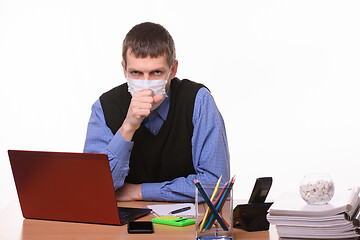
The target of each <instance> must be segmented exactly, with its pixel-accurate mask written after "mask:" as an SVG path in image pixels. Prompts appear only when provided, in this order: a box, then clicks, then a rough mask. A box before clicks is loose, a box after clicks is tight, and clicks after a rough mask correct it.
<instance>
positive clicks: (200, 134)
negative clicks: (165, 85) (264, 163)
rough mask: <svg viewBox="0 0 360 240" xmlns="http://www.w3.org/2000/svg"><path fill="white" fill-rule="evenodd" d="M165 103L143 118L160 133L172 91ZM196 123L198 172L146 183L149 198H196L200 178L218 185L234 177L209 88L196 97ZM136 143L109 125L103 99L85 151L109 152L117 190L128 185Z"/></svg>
mask: <svg viewBox="0 0 360 240" xmlns="http://www.w3.org/2000/svg"><path fill="white" fill-rule="evenodd" d="M167 94H168V96H169V97H166V98H165V100H164V101H163V103H162V104H161V105H160V106H159V107H158V108H157V109H155V110H153V111H151V113H150V115H149V116H148V117H147V118H145V119H143V122H142V123H143V124H144V125H145V126H146V127H147V128H148V129H149V130H150V131H151V132H152V133H153V134H157V133H158V132H159V130H160V128H161V127H162V125H163V123H164V121H165V120H166V117H167V114H168V111H169V107H170V96H171V91H170V90H169V91H168V93H167ZM192 122H193V125H194V130H193V136H192V139H191V142H192V158H193V163H194V169H195V171H196V174H191V175H189V176H187V177H179V178H176V179H174V180H172V181H165V182H160V183H143V184H142V186H141V194H142V197H143V199H144V200H145V201H194V199H195V185H194V182H193V179H195V178H197V179H198V180H199V181H200V182H201V183H202V184H214V183H216V182H217V180H218V178H219V177H220V175H222V176H223V177H222V179H223V182H225V181H226V180H228V179H229V178H230V160H229V150H228V143H227V137H226V132H225V125H224V121H223V118H222V116H221V114H220V112H219V110H218V109H217V107H216V104H215V101H214V99H213V97H212V96H211V94H210V92H209V91H208V90H207V89H206V88H204V87H203V88H201V89H200V90H199V91H198V93H197V95H196V98H195V104H194V112H193V118H192ZM133 146H134V143H133V142H127V141H125V140H124V139H123V138H122V136H121V134H120V132H119V131H117V132H116V134H115V135H114V134H113V133H112V132H111V130H110V128H108V126H107V125H106V122H105V117H104V113H103V110H102V108H101V103H100V100H99V99H98V100H97V101H96V102H95V103H94V104H93V106H92V113H91V116H90V120H89V124H88V129H87V135H86V140H85V146H84V152H87V153H105V154H107V155H108V158H109V163H110V169H111V173H112V178H113V183H114V188H115V190H116V189H118V188H120V187H121V186H122V185H123V184H124V180H125V177H126V176H127V174H128V172H129V161H130V155H131V150H132V148H133Z"/></svg>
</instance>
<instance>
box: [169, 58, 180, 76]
mask: <svg viewBox="0 0 360 240" xmlns="http://www.w3.org/2000/svg"><path fill="white" fill-rule="evenodd" d="M178 64H179V61H178V60H175V61H174V64H173V66H172V68H171V74H170V79H173V78H174V77H175V76H176V73H177V68H178Z"/></svg>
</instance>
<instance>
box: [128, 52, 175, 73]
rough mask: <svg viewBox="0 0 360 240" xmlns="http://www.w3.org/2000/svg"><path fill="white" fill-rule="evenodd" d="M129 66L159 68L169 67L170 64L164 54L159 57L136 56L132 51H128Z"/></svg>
mask: <svg viewBox="0 0 360 240" xmlns="http://www.w3.org/2000/svg"><path fill="white" fill-rule="evenodd" d="M126 63H127V68H134V69H137V68H147V69H152V68H153V69H157V68H165V69H166V68H169V67H170V66H168V65H169V64H168V63H167V61H166V57H165V56H164V55H161V56H158V57H150V55H149V56H146V57H136V56H135V54H133V53H132V52H129V51H128V53H127V58H126Z"/></svg>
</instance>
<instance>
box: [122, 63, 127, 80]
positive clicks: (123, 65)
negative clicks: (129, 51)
mask: <svg viewBox="0 0 360 240" xmlns="http://www.w3.org/2000/svg"><path fill="white" fill-rule="evenodd" d="M121 66H122V67H123V71H124V75H125V78H126V64H125V62H124V61H122V62H121Z"/></svg>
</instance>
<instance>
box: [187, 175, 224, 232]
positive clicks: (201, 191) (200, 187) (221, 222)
mask: <svg viewBox="0 0 360 240" xmlns="http://www.w3.org/2000/svg"><path fill="white" fill-rule="evenodd" d="M194 183H195V186H196V187H197V189H198V190H199V192H200V194H201V196H202V197H203V198H204V200H205V202H206V204H207V205H208V206H209V208H210V210H211V213H212V214H213V216H215V218H216V220H217V221H218V222H219V223H220V225H221V227H222V228H223V229H224V230H225V231H229V228H228V227H227V226H226V224H225V223H224V221H223V220H222V219H221V217H220V216H219V213H218V212H217V211H216V209H215V207H214V205H213V204H212V202H211V201H210V198H209V196H208V195H207V194H206V192H205V191H204V189H203V187H202V186H201V184H200V182H199V180H197V179H194Z"/></svg>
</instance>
